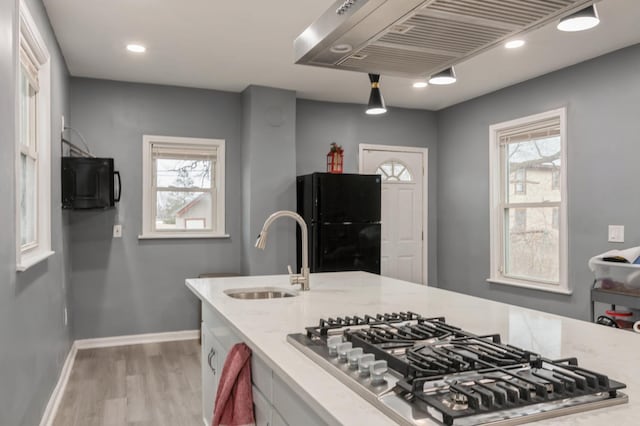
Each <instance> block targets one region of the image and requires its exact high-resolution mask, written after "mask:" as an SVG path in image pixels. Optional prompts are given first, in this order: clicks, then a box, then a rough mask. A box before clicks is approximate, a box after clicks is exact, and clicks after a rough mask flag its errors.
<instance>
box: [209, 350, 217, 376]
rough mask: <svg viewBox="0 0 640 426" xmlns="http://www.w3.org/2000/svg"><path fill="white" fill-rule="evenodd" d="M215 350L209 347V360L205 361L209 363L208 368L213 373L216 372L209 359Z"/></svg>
mask: <svg viewBox="0 0 640 426" xmlns="http://www.w3.org/2000/svg"><path fill="white" fill-rule="evenodd" d="M215 354H216V351H215V350H214V349H213V348H211V351H210V352H209V360H208V361H207V363H208V364H209V368H210V369H211V371H213V374H214V375H215V374H216V369H215V368H213V366H212V365H211V359H212V358H213V357H214V356H215Z"/></svg>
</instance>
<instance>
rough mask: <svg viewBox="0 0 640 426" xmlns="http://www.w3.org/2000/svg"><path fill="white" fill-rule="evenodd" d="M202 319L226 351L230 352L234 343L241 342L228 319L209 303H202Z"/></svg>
mask: <svg viewBox="0 0 640 426" xmlns="http://www.w3.org/2000/svg"><path fill="white" fill-rule="evenodd" d="M202 321H203V323H204V326H205V327H206V328H208V329H209V332H211V334H213V336H214V337H215V338H216V339H218V341H219V342H220V343H221V344H222V347H223V348H224V349H225V352H229V350H230V349H231V347H232V346H233V345H235V344H236V343H240V339H238V337H237V336H236V335H235V334H234V333H233V332H232V331H231V328H230V327H229V325H228V323H227V321H226V320H225V319H224V318H222V316H221V315H220V314H219V313H217V312H216V311H215V310H214V309H213V308H212V307H211V306H209V305H208V304H207V303H202ZM223 362H224V360H223Z"/></svg>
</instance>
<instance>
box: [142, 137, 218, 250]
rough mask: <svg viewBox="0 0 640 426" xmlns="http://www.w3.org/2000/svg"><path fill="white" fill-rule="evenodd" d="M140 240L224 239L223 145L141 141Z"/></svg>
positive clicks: (179, 140) (183, 140)
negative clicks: (141, 193)
mask: <svg viewBox="0 0 640 426" xmlns="http://www.w3.org/2000/svg"><path fill="white" fill-rule="evenodd" d="M142 143H143V149H142V150H143V171H144V176H143V190H142V192H143V209H142V210H143V220H142V222H143V223H142V235H140V238H211V237H227V236H228V235H226V234H225V227H224V226H225V211H224V166H225V160H224V147H225V143H224V140H220V139H195V138H178V137H168V136H150V135H145V136H144V137H143V142H142Z"/></svg>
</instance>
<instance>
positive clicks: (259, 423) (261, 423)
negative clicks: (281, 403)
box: [253, 386, 273, 426]
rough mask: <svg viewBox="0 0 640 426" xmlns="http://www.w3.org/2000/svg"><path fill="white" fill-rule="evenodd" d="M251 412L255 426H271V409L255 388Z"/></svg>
mask: <svg viewBox="0 0 640 426" xmlns="http://www.w3.org/2000/svg"><path fill="white" fill-rule="evenodd" d="M253 411H254V413H255V415H256V426H271V414H272V412H273V407H272V406H271V404H270V403H269V402H268V401H267V400H266V399H265V397H264V396H262V393H260V391H259V390H258V389H257V388H256V387H255V386H253Z"/></svg>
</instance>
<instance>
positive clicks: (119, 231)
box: [113, 225, 122, 238]
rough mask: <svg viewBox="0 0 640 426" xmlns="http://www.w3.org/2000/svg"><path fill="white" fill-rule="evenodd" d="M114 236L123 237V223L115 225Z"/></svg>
mask: <svg viewBox="0 0 640 426" xmlns="http://www.w3.org/2000/svg"><path fill="white" fill-rule="evenodd" d="M113 238H122V225H113Z"/></svg>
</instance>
